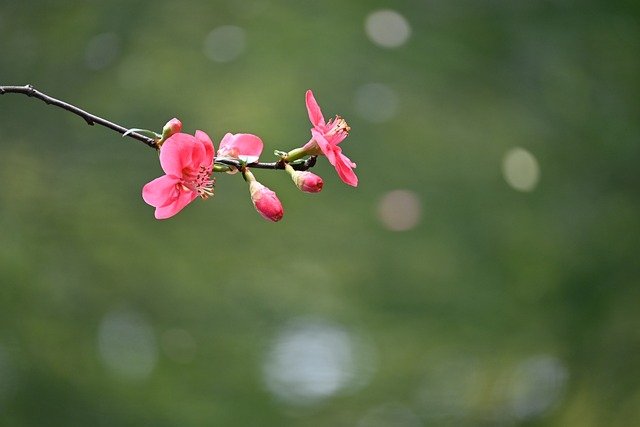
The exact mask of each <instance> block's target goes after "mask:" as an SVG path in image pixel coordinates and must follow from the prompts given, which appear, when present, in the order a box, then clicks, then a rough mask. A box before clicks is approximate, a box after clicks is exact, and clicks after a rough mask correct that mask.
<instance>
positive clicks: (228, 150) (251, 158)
mask: <svg viewBox="0 0 640 427" xmlns="http://www.w3.org/2000/svg"><path fill="white" fill-rule="evenodd" d="M262 147H263V144H262V140H261V139H260V138H258V137H257V136H255V135H252V134H250V133H236V134H232V133H227V134H226V135H225V136H224V137H223V138H222V141H220V146H219V147H218V157H228V158H231V159H240V160H242V161H244V162H247V163H252V162H257V161H258V158H259V157H260V154H261V153H262Z"/></svg>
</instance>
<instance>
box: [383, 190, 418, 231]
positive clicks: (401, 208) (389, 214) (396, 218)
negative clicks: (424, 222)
mask: <svg viewBox="0 0 640 427" xmlns="http://www.w3.org/2000/svg"><path fill="white" fill-rule="evenodd" d="M421 215H422V207H421V205H420V199H419V198H418V195H417V194H416V193H414V192H413V191H409V190H393V191H390V192H388V193H386V194H385V195H383V196H382V198H380V201H379V202H378V218H379V219H380V222H382V224H383V225H384V226H385V227H386V228H388V229H389V230H393V231H406V230H411V229H412V228H414V227H415V226H416V225H418V223H419V222H420V217H421Z"/></svg>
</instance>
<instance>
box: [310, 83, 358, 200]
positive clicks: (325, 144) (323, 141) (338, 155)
mask: <svg viewBox="0 0 640 427" xmlns="http://www.w3.org/2000/svg"><path fill="white" fill-rule="evenodd" d="M306 103H307V111H308V113H309V120H311V124H313V128H311V135H312V138H311V140H310V141H309V142H308V143H307V144H306V145H305V146H304V147H302V148H303V149H304V150H305V151H306V152H309V153H313V154H323V155H325V156H326V157H327V159H328V160H329V163H331V164H332V165H333V167H334V168H336V171H337V172H338V176H340V178H341V179H342V181H344V182H345V183H346V184H349V185H351V186H353V187H356V186H357V185H358V177H357V176H356V174H355V173H354V172H353V170H352V169H353V168H355V167H356V164H355V163H353V162H352V161H351V160H349V158H348V157H347V156H345V155H344V154H342V148H340V147H339V146H338V144H340V143H341V142H342V141H343V140H344V139H345V138H346V137H347V136H348V135H349V131H350V130H351V128H350V127H349V125H347V122H346V121H345V120H344V119H343V118H342V117H340V116H336V118H335V119H332V120H329V121H328V122H325V120H324V116H323V115H322V111H321V110H320V106H319V105H318V103H317V102H316V99H315V98H314V97H313V92H311V91H310V90H308V91H307V94H306Z"/></svg>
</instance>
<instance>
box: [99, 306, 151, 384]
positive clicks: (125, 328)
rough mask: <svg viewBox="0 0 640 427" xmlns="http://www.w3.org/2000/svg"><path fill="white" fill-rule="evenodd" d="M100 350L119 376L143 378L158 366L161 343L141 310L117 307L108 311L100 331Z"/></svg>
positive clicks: (111, 368) (134, 378) (104, 360)
mask: <svg viewBox="0 0 640 427" xmlns="http://www.w3.org/2000/svg"><path fill="white" fill-rule="evenodd" d="M98 350H99V352H100V357H101V358H102V361H103V362H104V364H105V365H106V366H107V368H109V370H110V371H111V372H112V373H113V374H114V375H116V376H118V377H121V378H125V379H130V380H142V379H145V378H147V377H148V376H149V375H150V374H151V372H152V371H153V369H154V368H155V366H156V362H157V359H158V347H157V343H156V337H155V334H154V332H153V328H152V327H151V325H150V324H149V322H148V321H147V319H146V318H145V317H144V316H143V315H141V314H140V313H138V312H135V311H131V310H128V309H116V310H113V311H110V312H109V313H107V314H106V315H105V316H104V318H103V319H102V322H101V323H100V329H99V331H98Z"/></svg>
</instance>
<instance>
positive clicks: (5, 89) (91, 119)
mask: <svg viewBox="0 0 640 427" xmlns="http://www.w3.org/2000/svg"><path fill="white" fill-rule="evenodd" d="M5 93H21V94H22V95H27V96H29V97H33V98H37V99H39V100H41V101H44V102H45V103H46V104H49V105H55V106H56V107H60V108H62V109H63V110H67V111H69V112H71V113H73V114H75V115H77V116H80V117H82V118H83V119H84V121H85V122H87V124H88V125H89V126H93V125H94V124H98V125H100V126H104V127H106V128H109V129H111V130H114V131H116V132H118V133H119V134H124V133H126V132H127V131H128V130H129V129H127V128H125V127H123V126H120V125H118V124H116V123H113V122H110V121H109V120H105V119H103V118H101V117H98V116H95V115H93V114H91V113H88V112H86V111H84V110H82V109H80V108H78V107H76V106H75V105H71V104H69V103H67V102H64V101H60V100H59V99H56V98H53V97H51V96H49V95H47V94H45V93H42V92H40V91H39V90H37V89H35V88H34V87H33V86H31V85H25V86H0V95H4V94H5ZM127 136H128V137H130V138H133V139H136V140H138V141H140V142H142V143H144V144H146V145H148V146H149V147H151V148H155V149H156V150H157V149H158V144H156V141H155V140H154V139H153V138H149V137H148V136H144V135H141V134H139V133H136V132H130V133H127Z"/></svg>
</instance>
